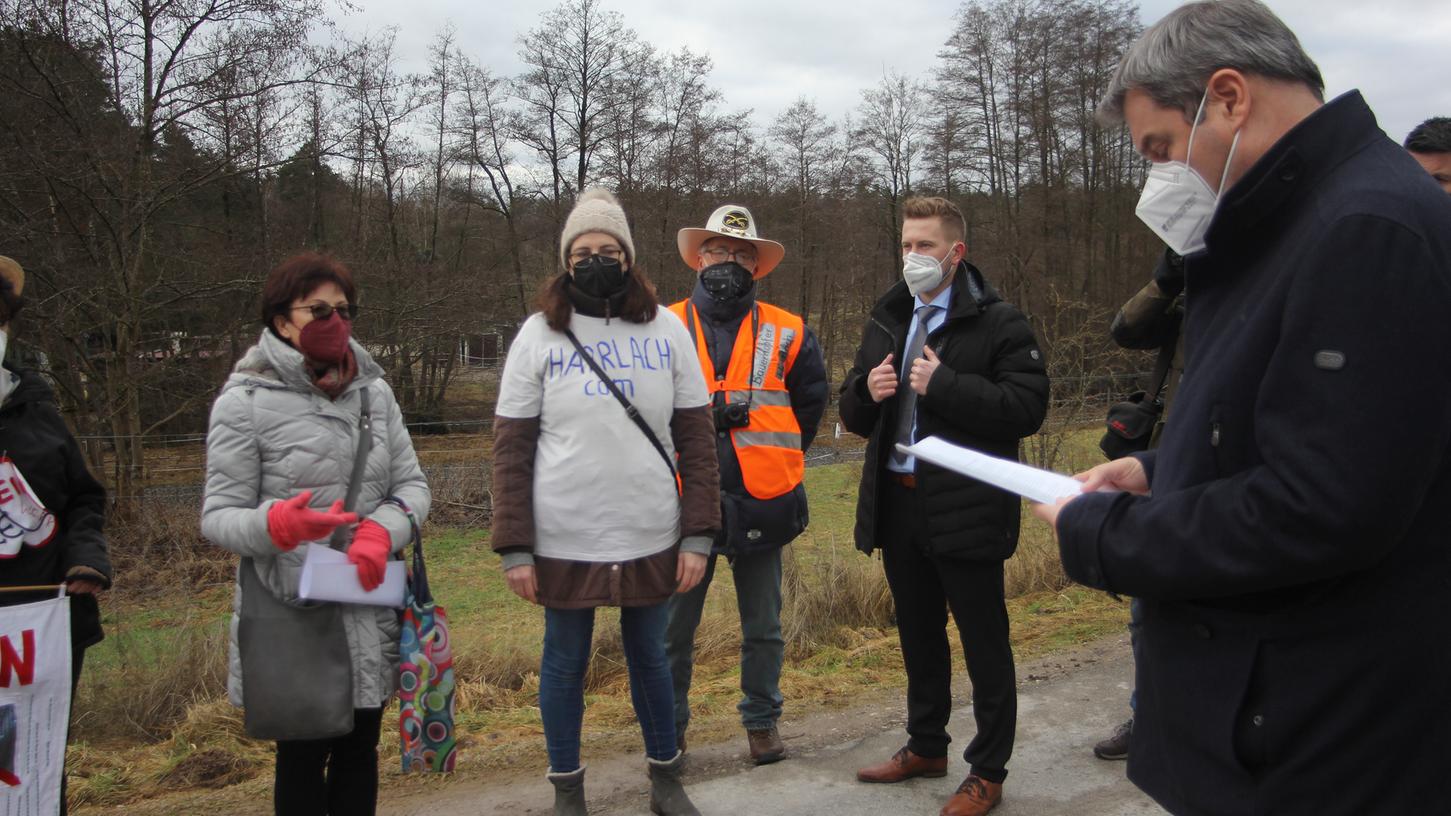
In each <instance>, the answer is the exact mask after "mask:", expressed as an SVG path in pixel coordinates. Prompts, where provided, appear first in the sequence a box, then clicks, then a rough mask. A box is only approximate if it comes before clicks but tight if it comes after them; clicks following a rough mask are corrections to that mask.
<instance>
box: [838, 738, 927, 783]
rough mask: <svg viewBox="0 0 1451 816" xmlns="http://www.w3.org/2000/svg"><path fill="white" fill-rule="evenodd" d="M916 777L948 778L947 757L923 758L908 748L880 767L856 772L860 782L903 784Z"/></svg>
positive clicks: (875, 766)
mask: <svg viewBox="0 0 1451 816" xmlns="http://www.w3.org/2000/svg"><path fill="white" fill-rule="evenodd" d="M914 776H922V777H926V778H928V779H940V778H942V777H944V776H947V757H945V756H941V757H931V758H929V757H921V756H917V755H916V754H914V753H912V752H911V751H909V750H908V749H907V748H906V746H903V747H902V750H900V751H898V752H897V753H895V754H893V755H892V758H891V759H889V760H887V761H886V762H883V763H881V764H880V765H872V766H869V767H866V768H862V769H861V770H860V771H857V772H856V778H857V781H858V782H882V783H886V784H890V783H892V782H902V781H904V780H907V779H911V778H912V777H914Z"/></svg>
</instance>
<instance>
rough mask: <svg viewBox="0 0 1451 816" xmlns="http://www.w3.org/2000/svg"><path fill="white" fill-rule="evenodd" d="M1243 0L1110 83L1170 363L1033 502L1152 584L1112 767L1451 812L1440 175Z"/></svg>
mask: <svg viewBox="0 0 1451 816" xmlns="http://www.w3.org/2000/svg"><path fill="white" fill-rule="evenodd" d="M1322 89H1323V82H1322V80H1321V77H1320V72H1319V69H1318V68H1316V66H1315V63H1314V62H1313V61H1312V60H1311V59H1310V58H1309V57H1308V56H1307V55H1306V54H1305V52H1304V51H1303V50H1302V49H1301V47H1300V43H1299V41H1298V40H1297V39H1296V37H1295V35H1294V34H1293V33H1292V32H1291V31H1290V30H1289V29H1288V28H1287V27H1286V26H1285V25H1284V23H1283V22H1281V21H1280V20H1279V19H1278V18H1277V17H1276V16H1275V15H1274V14H1273V13H1272V12H1271V11H1270V10H1269V9H1268V8H1266V7H1265V6H1264V5H1263V4H1261V3H1259V2H1256V0H1221V2H1195V3H1189V4H1186V5H1183V6H1180V7H1179V8H1178V9H1175V10H1174V11H1173V12H1171V13H1170V14H1169V15H1168V16H1167V17H1165V18H1164V19H1163V20H1162V21H1160V22H1159V23H1156V24H1155V25H1154V26H1152V27H1150V28H1149V29H1148V30H1147V31H1145V32H1144V34H1143V36H1142V37H1141V38H1140V39H1139V40H1138V41H1137V42H1136V43H1135V44H1134V45H1133V46H1131V47H1130V49H1129V50H1128V52H1127V53H1126V54H1125V55H1124V57H1123V59H1122V61H1121V63H1120V64H1119V67H1118V69H1117V71H1116V73H1115V76H1114V78H1113V81H1112V83H1111V84H1110V86H1109V93H1108V96H1107V98H1106V99H1105V100H1104V102H1103V104H1102V108H1101V109H1102V113H1103V115H1104V117H1105V118H1106V119H1107V120H1109V121H1123V122H1126V123H1127V125H1128V127H1129V130H1130V131H1131V134H1132V136H1133V140H1134V145H1135V147H1136V148H1137V149H1138V151H1139V152H1140V153H1141V154H1143V156H1144V157H1145V158H1147V159H1149V160H1150V161H1151V162H1153V163H1154V166H1153V168H1152V169H1151V170H1150V172H1149V176H1148V180H1147V182H1146V184H1145V187H1144V194H1143V196H1142V198H1141V199H1140V201H1139V205H1138V214H1139V216H1140V217H1141V218H1142V219H1143V220H1144V221H1145V223H1147V224H1148V226H1149V227H1150V228H1151V229H1153V230H1154V232H1155V233H1157V234H1158V235H1159V236H1160V237H1161V238H1163V239H1164V240H1165V242H1167V243H1168V244H1169V246H1170V247H1171V248H1172V249H1173V250H1174V251H1175V252H1177V253H1179V254H1181V255H1184V256H1185V259H1184V263H1185V278H1186V292H1187V293H1188V297H1187V299H1186V301H1185V317H1184V328H1183V332H1184V344H1185V349H1186V354H1187V358H1188V366H1187V369H1186V371H1185V373H1184V378H1183V380H1182V382H1181V384H1180V388H1179V392H1178V397H1177V402H1176V403H1175V411H1174V420H1173V421H1172V422H1170V423H1169V424H1168V426H1167V427H1166V428H1165V431H1164V434H1163V437H1162V439H1161V440H1160V444H1159V447H1158V448H1157V449H1156V450H1154V451H1150V452H1147V453H1143V454H1136V455H1134V456H1132V457H1128V458H1124V459H1119V460H1116V461H1113V462H1110V463H1108V464H1105V465H1100V466H1099V467H1096V468H1094V469H1092V470H1090V471H1088V472H1087V473H1084V474H1080V477H1079V478H1081V479H1082V480H1083V481H1084V486H1083V489H1084V492H1083V494H1081V495H1079V496H1076V497H1074V498H1072V499H1069V500H1065V501H1063V502H1060V503H1058V504H1054V505H1036V506H1035V508H1034V512H1035V513H1036V514H1037V515H1038V516H1039V517H1040V518H1042V519H1043V520H1045V521H1047V522H1049V523H1050V524H1053V525H1054V527H1055V530H1056V532H1057V534H1058V540H1059V549H1060V554H1061V556H1062V559H1063V566H1064V570H1065V571H1066V572H1067V574H1068V575H1069V576H1070V577H1072V578H1073V579H1074V580H1076V581H1078V582H1080V583H1083V584H1086V585H1088V586H1092V587H1096V588H1099V589H1103V590H1108V591H1112V592H1118V593H1122V594H1125V595H1131V596H1133V597H1135V598H1140V599H1142V605H1143V616H1142V617H1143V621H1142V629H1141V630H1140V638H1141V643H1142V654H1141V660H1140V661H1139V662H1138V666H1137V678H1136V680H1137V688H1138V694H1139V696H1138V707H1137V710H1136V712H1135V720H1134V729H1133V733H1132V736H1131V745H1132V748H1131V750H1130V752H1129V768H1128V772H1129V777H1130V779H1132V780H1133V781H1134V782H1135V783H1136V784H1137V785H1139V787H1141V788H1143V789H1144V790H1145V791H1146V792H1148V793H1149V794H1150V795H1151V796H1153V797H1154V798H1155V799H1156V800H1158V801H1159V803H1160V804H1162V805H1163V806H1164V807H1166V808H1167V809H1168V810H1170V811H1171V812H1174V813H1183V814H1191V813H1192V814H1249V813H1256V814H1276V816H1285V814H1316V816H1327V814H1367V813H1378V814H1379V813H1394V814H1412V813H1414V814H1430V813H1451V786H1448V785H1447V784H1446V779H1445V777H1446V758H1447V756H1448V755H1451V706H1448V704H1447V700H1446V696H1447V690H1448V689H1451V655H1448V652H1447V650H1446V649H1445V648H1444V644H1446V643H1447V642H1448V640H1451V591H1448V590H1451V547H1448V546H1447V540H1448V537H1451V520H1448V517H1447V515H1446V510H1445V508H1447V507H1448V506H1451V411H1448V410H1447V406H1448V404H1451V320H1447V315H1448V314H1451V230H1448V229H1447V225H1448V224H1451V198H1448V197H1447V196H1445V195H1443V194H1441V193H1440V191H1438V190H1437V189H1436V187H1435V186H1434V185H1432V184H1430V183H1429V180H1428V179H1427V177H1426V174H1425V172H1424V171H1423V170H1422V169H1421V168H1420V167H1419V166H1417V164H1416V162H1415V161H1413V160H1412V159H1411V157H1410V156H1409V155H1407V153H1406V152H1405V151H1403V150H1402V149H1401V148H1400V146H1399V145H1397V144H1396V143H1395V142H1393V141H1391V140H1390V139H1389V138H1387V137H1386V135H1385V134H1384V133H1383V132H1382V131H1381V130H1380V128H1379V127H1378V126H1377V125H1376V121H1375V117H1374V116H1373V115H1372V114H1371V111H1370V108H1369V107H1368V106H1367V105H1366V103H1365V101H1364V100H1363V99H1362V98H1361V96H1360V94H1359V93H1357V92H1353V91H1352V92H1350V93H1347V94H1345V95H1343V96H1341V97H1339V98H1337V99H1335V100H1333V101H1331V102H1328V103H1326V102H1324V101H1323V90H1322Z"/></svg>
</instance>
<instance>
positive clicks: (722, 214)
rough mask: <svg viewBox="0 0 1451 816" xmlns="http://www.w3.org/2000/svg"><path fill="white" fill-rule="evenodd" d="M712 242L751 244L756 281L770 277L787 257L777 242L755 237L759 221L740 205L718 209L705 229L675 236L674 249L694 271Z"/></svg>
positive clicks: (707, 220) (690, 228)
mask: <svg viewBox="0 0 1451 816" xmlns="http://www.w3.org/2000/svg"><path fill="white" fill-rule="evenodd" d="M711 238H737V239H739V240H742V241H749V242H750V243H751V245H752V246H754V247H755V248H756V271H755V273H754V277H755V279H756V280H760V279H761V278H764V277H766V276H767V275H769V274H771V270H772V269H775V268H776V265H777V264H779V263H781V259H782V258H784V257H786V247H784V246H781V245H780V244H778V243H776V242H775V241H770V240H767V239H765V238H757V237H756V219H754V218H752V217H751V211H750V210H748V209H746V208H745V207H742V206H740V205H739V204H725V205H722V206H720V207H717V208H716V209H715V212H713V213H711V214H710V218H708V219H706V222H705V228H704V229H700V228H698V227H686V228H685V229H683V230H681V231H680V232H679V233H678V234H677V235H676V236H675V245H676V246H677V247H679V248H680V259H681V260H683V261H685V265H686V266H688V267H690V268H691V269H694V268H695V262H696V260H697V259H698V258H699V257H700V245H701V244H703V243H705V242H706V241H708V240H710V239H711Z"/></svg>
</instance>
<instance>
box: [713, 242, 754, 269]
mask: <svg viewBox="0 0 1451 816" xmlns="http://www.w3.org/2000/svg"><path fill="white" fill-rule="evenodd" d="M700 254H702V255H704V256H705V257H707V258H709V259H710V260H712V261H714V262H715V263H725V262H726V261H728V260H729V261H735V262H736V263H738V264H740V265H741V266H745V265H746V264H755V262H756V251H755V250H754V249H735V250H732V249H726V248H725V247H720V246H715V247H705V248H702V249H701V250H700Z"/></svg>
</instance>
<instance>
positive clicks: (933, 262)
mask: <svg viewBox="0 0 1451 816" xmlns="http://www.w3.org/2000/svg"><path fill="white" fill-rule="evenodd" d="M947 254H948V257H951V256H952V253H951V252H949V253H947ZM946 277H947V272H945V271H943V269H942V261H939V260H937V259H936V258H934V257H932V256H931V255H923V254H922V253H920V252H908V253H907V254H906V255H903V256H902V280H904V281H906V282H907V291H908V292H911V293H912V296H913V297H916V296H917V295H920V294H922V293H923V292H930V291H932V290H933V289H936V288H937V286H938V285H939V284H941V283H942V281H943V279H944V278H946Z"/></svg>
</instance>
